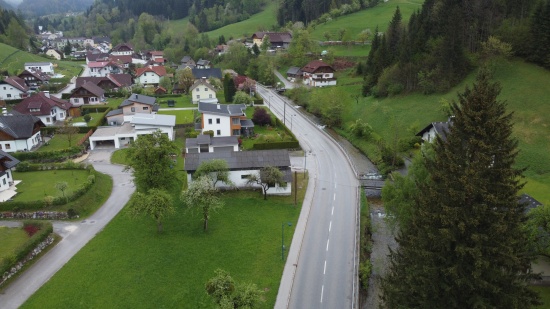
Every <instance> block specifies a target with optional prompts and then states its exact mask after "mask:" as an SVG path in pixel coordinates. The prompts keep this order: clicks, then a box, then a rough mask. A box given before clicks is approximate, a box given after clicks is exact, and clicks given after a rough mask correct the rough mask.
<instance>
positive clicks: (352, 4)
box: [277, 0, 381, 26]
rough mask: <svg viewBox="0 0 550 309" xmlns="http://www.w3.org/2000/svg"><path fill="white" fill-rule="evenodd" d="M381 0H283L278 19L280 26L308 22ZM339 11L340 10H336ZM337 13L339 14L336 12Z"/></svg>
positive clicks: (374, 3)
mask: <svg viewBox="0 0 550 309" xmlns="http://www.w3.org/2000/svg"><path fill="white" fill-rule="evenodd" d="M379 2H381V0H286V1H281V4H280V6H279V11H278V12H277V21H278V23H279V25H280V26H284V25H286V24H287V23H288V22H297V21H302V22H304V23H306V24H308V23H310V22H311V21H313V20H315V19H317V18H320V17H323V15H325V18H324V19H325V20H326V19H327V18H330V16H335V15H340V14H342V13H343V14H344V15H345V14H349V13H351V12H355V11H358V10H360V9H364V8H368V7H373V6H375V5H377V4H378V3H379ZM335 11H339V12H335ZM335 13H337V14H335Z"/></svg>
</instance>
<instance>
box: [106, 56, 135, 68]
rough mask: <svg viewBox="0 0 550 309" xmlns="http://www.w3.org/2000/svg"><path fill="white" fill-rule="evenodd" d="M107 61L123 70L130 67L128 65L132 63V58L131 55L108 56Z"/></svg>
mask: <svg viewBox="0 0 550 309" xmlns="http://www.w3.org/2000/svg"><path fill="white" fill-rule="evenodd" d="M108 59H109V61H111V62H114V63H116V64H118V65H119V66H120V67H122V68H124V69H128V68H129V67H130V63H132V56H131V55H120V56H117V55H109V58H108Z"/></svg>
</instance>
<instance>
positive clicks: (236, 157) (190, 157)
mask: <svg viewBox="0 0 550 309" xmlns="http://www.w3.org/2000/svg"><path fill="white" fill-rule="evenodd" d="M214 159H222V160H225V161H227V165H228V167H229V169H230V170H242V169H260V168H263V167H267V166H275V167H279V168H281V167H283V168H285V167H290V157H289V154H288V150H286V149H276V150H251V151H224V152H206V153H188V154H186V155H185V165H184V169H185V170H186V171H188V172H189V171H196V170H197V168H198V167H199V166H200V164H201V163H202V162H205V161H210V160H214Z"/></svg>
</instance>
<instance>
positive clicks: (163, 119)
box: [130, 113, 176, 127]
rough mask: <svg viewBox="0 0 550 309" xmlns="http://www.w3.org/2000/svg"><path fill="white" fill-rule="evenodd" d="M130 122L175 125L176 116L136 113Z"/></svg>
mask: <svg viewBox="0 0 550 309" xmlns="http://www.w3.org/2000/svg"><path fill="white" fill-rule="evenodd" d="M130 123H132V124H137V125H152V126H170V127H173V126H175V125H176V116H174V115H162V114H141V113H136V114H134V116H133V117H132V121H130Z"/></svg>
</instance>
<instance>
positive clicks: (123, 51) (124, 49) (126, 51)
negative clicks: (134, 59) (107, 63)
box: [111, 43, 134, 56]
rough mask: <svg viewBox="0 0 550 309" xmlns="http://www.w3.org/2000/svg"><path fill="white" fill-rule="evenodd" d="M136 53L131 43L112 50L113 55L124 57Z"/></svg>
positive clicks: (122, 44) (121, 44)
mask: <svg viewBox="0 0 550 309" xmlns="http://www.w3.org/2000/svg"><path fill="white" fill-rule="evenodd" d="M133 53H134V47H133V46H132V44H129V43H120V44H118V45H117V46H115V47H114V48H113V49H112V50H111V55H115V56H123V55H130V56H131V55H132V54H133Z"/></svg>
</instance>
